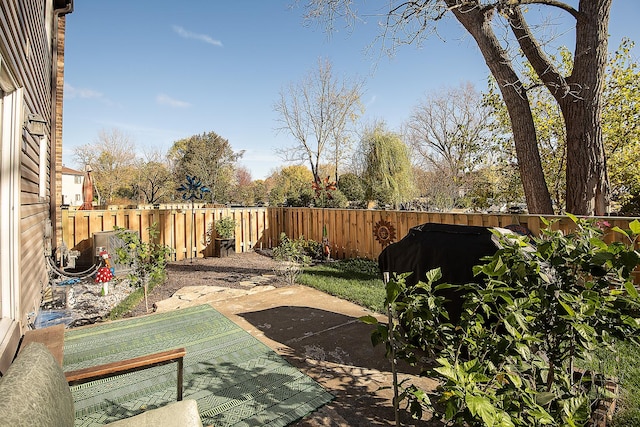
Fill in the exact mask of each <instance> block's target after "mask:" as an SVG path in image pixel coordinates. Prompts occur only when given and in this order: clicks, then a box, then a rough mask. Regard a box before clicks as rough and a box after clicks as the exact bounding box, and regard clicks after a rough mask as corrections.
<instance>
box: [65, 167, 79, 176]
mask: <svg viewBox="0 0 640 427" xmlns="http://www.w3.org/2000/svg"><path fill="white" fill-rule="evenodd" d="M62 173H63V174H64V175H84V172H80V171H77V170H75V169H71V168H68V167H66V166H62Z"/></svg>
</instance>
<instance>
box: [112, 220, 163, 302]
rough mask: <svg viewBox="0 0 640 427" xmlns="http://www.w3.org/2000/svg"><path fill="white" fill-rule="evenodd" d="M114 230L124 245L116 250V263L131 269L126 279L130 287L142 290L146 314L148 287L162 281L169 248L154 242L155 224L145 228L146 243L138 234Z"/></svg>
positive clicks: (155, 237) (116, 228)
mask: <svg viewBox="0 0 640 427" xmlns="http://www.w3.org/2000/svg"><path fill="white" fill-rule="evenodd" d="M114 229H115V230H116V235H117V236H118V237H119V238H120V239H122V240H123V242H124V243H125V244H124V246H122V247H120V248H117V249H116V262H117V263H119V264H124V265H128V266H129V267H131V272H130V273H129V274H128V275H127V278H128V279H129V281H130V283H131V285H132V286H134V287H136V288H140V287H141V288H143V290H144V302H145V308H146V310H147V312H148V311H149V301H148V289H149V285H150V283H156V282H160V281H162V280H164V278H165V268H166V266H167V258H168V256H169V254H170V253H171V248H170V247H169V246H166V245H162V244H159V243H156V242H155V240H156V239H157V237H158V235H159V232H158V224H157V223H153V224H152V225H151V226H150V227H149V228H147V231H148V232H149V241H148V242H144V241H143V240H142V239H141V238H140V236H139V235H138V233H134V232H131V231H130V230H127V229H125V228H121V227H114Z"/></svg>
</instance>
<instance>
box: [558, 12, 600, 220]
mask: <svg viewBox="0 0 640 427" xmlns="http://www.w3.org/2000/svg"><path fill="white" fill-rule="evenodd" d="M611 2H612V0H589V1H585V0H582V1H580V16H579V18H578V20H577V23H576V50H575V58H574V65H573V72H572V73H571V76H569V78H568V79H567V84H568V85H569V87H570V88H573V87H577V89H576V90H577V94H576V96H575V97H573V96H565V97H562V98H560V97H558V96H556V99H558V103H559V104H560V108H561V109H562V114H563V115H564V118H565V123H566V127H567V212H571V213H574V214H579V215H594V214H595V215H604V214H606V207H607V205H608V198H609V179H608V176H607V168H606V160H605V153H604V141H603V138H602V123H601V111H602V86H603V81H604V73H605V69H606V65H607V55H608V51H607V47H608V43H607V40H608V36H609V34H608V24H609V12H610V10H611ZM587 53H588V54H587Z"/></svg>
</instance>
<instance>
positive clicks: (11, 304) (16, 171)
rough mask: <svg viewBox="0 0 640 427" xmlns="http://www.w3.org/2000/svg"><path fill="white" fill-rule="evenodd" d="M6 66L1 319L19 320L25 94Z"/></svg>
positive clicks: (0, 137)
mask: <svg viewBox="0 0 640 427" xmlns="http://www.w3.org/2000/svg"><path fill="white" fill-rule="evenodd" d="M3 63H4V61H2V58H1V57H0V89H2V92H1V93H0V94H1V95H2V105H1V106H0V109H1V110H0V111H1V116H0V254H2V256H0V317H8V318H10V319H13V320H14V321H19V320H20V319H18V316H19V307H20V259H21V253H20V152H21V149H22V128H23V118H24V107H23V105H24V91H23V89H22V88H18V87H17V85H16V84H15V80H14V79H12V78H11V76H10V75H9V74H8V72H7V69H6V67H4V66H3V65H4V64H3ZM0 332H1V331H0Z"/></svg>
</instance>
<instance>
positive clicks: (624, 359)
mask: <svg viewBox="0 0 640 427" xmlns="http://www.w3.org/2000/svg"><path fill="white" fill-rule="evenodd" d="M616 350H617V354H616V355H611V354H610V353H605V352H601V354H600V355H599V356H600V357H599V359H600V360H601V361H602V362H603V370H604V372H606V373H607V374H609V375H611V376H614V377H617V378H618V384H619V385H620V387H621V392H620V399H618V402H617V408H616V409H617V411H616V414H615V416H614V418H613V423H612V426H614V427H640V347H639V346H638V345H636V344H633V343H632V342H629V341H624V342H618V343H617V344H616Z"/></svg>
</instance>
